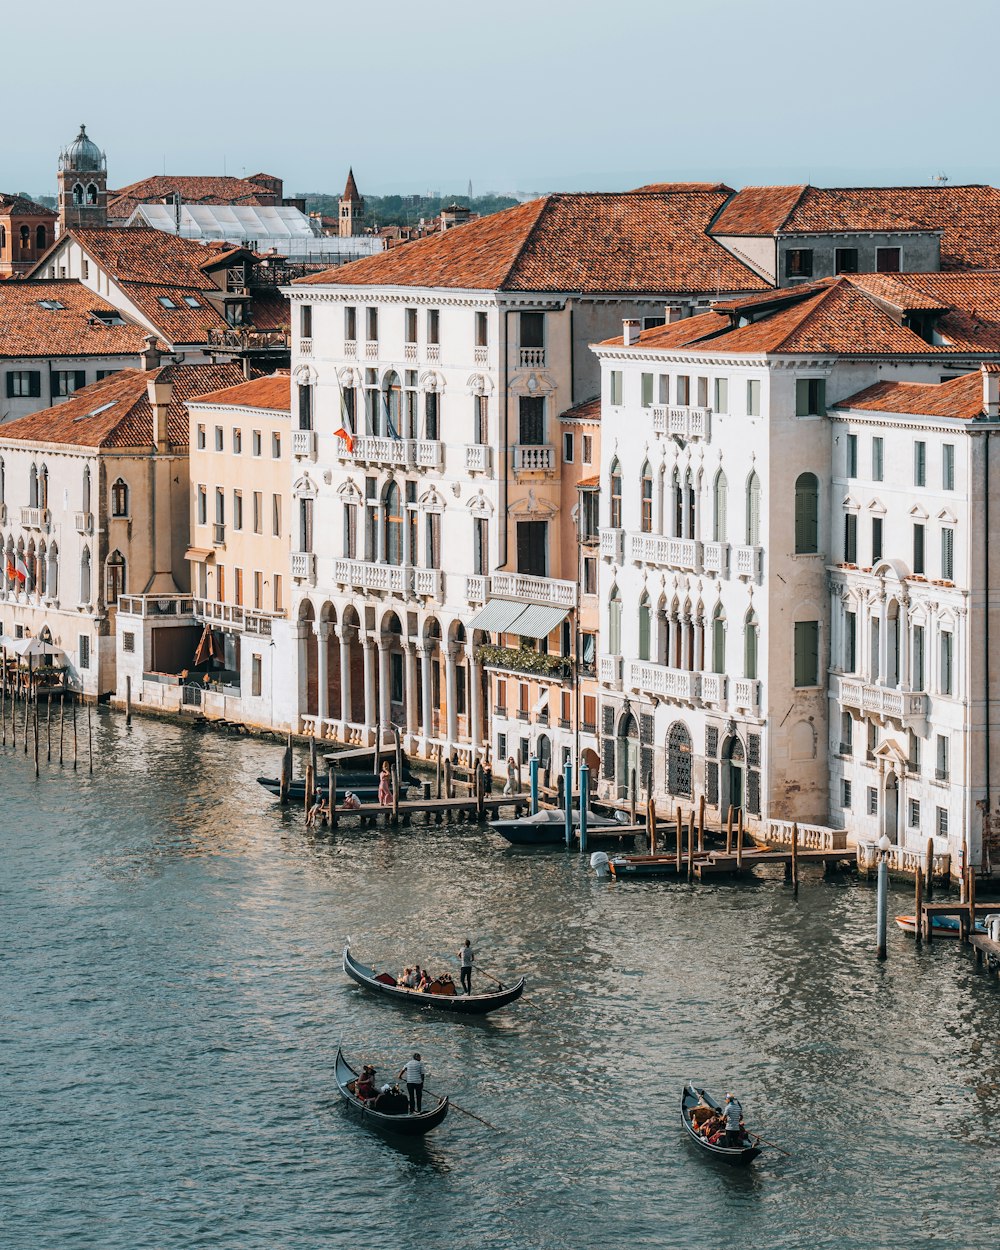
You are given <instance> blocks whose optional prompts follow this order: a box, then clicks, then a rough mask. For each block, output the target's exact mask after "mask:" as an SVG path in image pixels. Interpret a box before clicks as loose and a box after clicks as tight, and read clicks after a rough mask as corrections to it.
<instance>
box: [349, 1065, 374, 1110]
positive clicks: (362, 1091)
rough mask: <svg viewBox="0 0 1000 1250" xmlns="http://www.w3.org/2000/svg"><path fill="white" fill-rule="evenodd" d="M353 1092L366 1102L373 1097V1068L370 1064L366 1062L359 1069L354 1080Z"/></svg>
mask: <svg viewBox="0 0 1000 1250" xmlns="http://www.w3.org/2000/svg"><path fill="white" fill-rule="evenodd" d="M354 1092H355V1094H357V1096H358V1097H359V1098H363V1099H364V1100H365V1101H366V1102H367V1101H368V1099H370V1098H374V1097H375V1069H374V1068H373V1067H371V1065H370V1064H367V1063H366V1064H365V1066H364V1067H363V1068H362V1069H361V1075H360V1076H359V1077H358V1079H357V1080H356V1081H355V1082H354Z"/></svg>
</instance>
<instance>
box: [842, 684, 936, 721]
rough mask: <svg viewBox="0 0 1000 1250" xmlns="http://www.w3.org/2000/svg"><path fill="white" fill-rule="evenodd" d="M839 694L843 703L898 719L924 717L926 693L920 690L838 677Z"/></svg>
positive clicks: (925, 715)
mask: <svg viewBox="0 0 1000 1250" xmlns="http://www.w3.org/2000/svg"><path fill="white" fill-rule="evenodd" d="M837 680H838V682H839V691H838V698H839V700H840V702H841V704H842V705H843V706H844V707H856V708H858V709H859V710H860V711H862V712H870V713H872V714H874V715H876V716H888V717H890V718H891V719H893V720H898V721H901V722H902V723H903V724H904V725H905V724H907V723H908V722H910V721H916V720H925V719H926V717H927V695H926V694H925V693H924V692H923V691H919V690H892V689H889V688H887V687H885V686H879V685H876V684H875V683H873V682H864V681H857V680H852V679H851V678H849V677H840V678H838V679H837Z"/></svg>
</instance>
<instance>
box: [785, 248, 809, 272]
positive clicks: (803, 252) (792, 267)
mask: <svg viewBox="0 0 1000 1250" xmlns="http://www.w3.org/2000/svg"><path fill="white" fill-rule="evenodd" d="M812 275H813V254H812V248H811V247H796V248H792V249H791V250H790V251H788V252H786V253H785V277H786V278H811V277H812Z"/></svg>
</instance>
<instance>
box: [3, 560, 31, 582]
mask: <svg viewBox="0 0 1000 1250" xmlns="http://www.w3.org/2000/svg"><path fill="white" fill-rule="evenodd" d="M15 579H16V580H17V581H19V582H26V581H27V580H28V569H27V567H26V565H25V563H24V561H23V560H22V559H21V557H20V555H18V556H16V557H15V559H14V560H11V559H9V558H8V560H7V580H8V581H10V582H12V581H14V580H15Z"/></svg>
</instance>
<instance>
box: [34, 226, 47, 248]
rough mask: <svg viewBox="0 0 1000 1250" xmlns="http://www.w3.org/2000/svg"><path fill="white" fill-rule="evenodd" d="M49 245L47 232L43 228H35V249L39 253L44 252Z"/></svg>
mask: <svg viewBox="0 0 1000 1250" xmlns="http://www.w3.org/2000/svg"><path fill="white" fill-rule="evenodd" d="M48 245H49V232H48V231H47V230H46V228H45V227H44V226H36V227H35V247H36V249H37V250H38V251H39V252H44V251H45V249H46V248H47V247H48Z"/></svg>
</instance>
